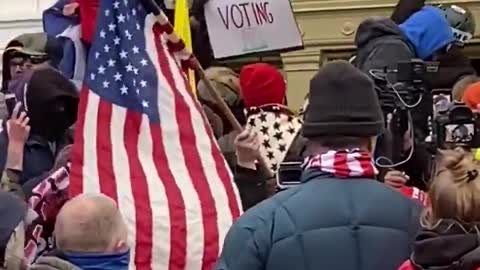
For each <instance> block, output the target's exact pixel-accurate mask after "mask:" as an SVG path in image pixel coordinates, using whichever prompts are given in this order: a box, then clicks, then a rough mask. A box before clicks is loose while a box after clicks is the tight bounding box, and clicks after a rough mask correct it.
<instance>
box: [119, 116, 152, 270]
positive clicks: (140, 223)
mask: <svg viewBox="0 0 480 270" xmlns="http://www.w3.org/2000/svg"><path fill="white" fill-rule="evenodd" d="M141 121H142V116H141V114H140V113H137V112H132V111H128V112H127V117H126V121H125V129H124V131H123V132H124V134H125V140H124V142H125V148H126V149H127V155H128V163H129V166H130V183H131V186H132V194H133V199H134V205H135V219H136V233H137V235H136V246H135V265H136V267H137V269H138V270H144V269H145V270H149V269H152V266H151V263H152V241H153V239H152V229H153V226H152V209H151V205H150V197H149V192H148V184H147V180H146V177H145V172H144V171H143V168H142V165H141V163H140V160H139V157H138V155H139V153H138V140H139V134H140V124H141Z"/></svg>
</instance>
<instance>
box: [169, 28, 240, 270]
mask: <svg viewBox="0 0 480 270" xmlns="http://www.w3.org/2000/svg"><path fill="white" fill-rule="evenodd" d="M164 38H166V37H165V35H164ZM169 53H170V55H171V58H170V59H173V56H174V55H173V52H169ZM170 64H171V70H172V71H173V72H172V75H173V79H174V81H175V84H176V85H177V90H178V91H177V92H176V93H179V96H181V97H182V99H183V101H184V104H186V105H187V106H188V108H192V109H193V110H190V115H191V120H190V121H191V123H192V126H191V127H192V131H193V134H195V143H196V149H198V153H199V162H200V165H201V166H202V168H212V169H211V170H204V173H205V176H206V180H207V182H208V187H210V192H211V194H212V198H213V200H214V203H215V209H216V210H217V212H216V217H217V221H216V223H217V228H218V239H217V241H218V242H220V243H221V242H223V239H224V238H225V236H226V235H227V232H228V224H231V223H232V212H231V211H230V209H229V207H228V203H225V202H228V196H227V194H226V192H225V191H224V190H223V189H222V188H217V187H220V186H221V185H222V182H221V180H220V176H219V174H218V171H217V170H214V168H215V167H216V164H215V160H214V159H213V156H212V155H211V149H212V143H211V142H212V140H211V139H212V138H210V137H209V134H208V132H207V130H208V128H207V129H205V127H206V126H205V125H198V124H197V125H195V124H193V123H201V122H202V121H204V120H205V119H204V118H203V114H201V113H200V111H199V110H195V108H196V106H197V104H196V103H195V102H194V98H193V93H192V91H191V90H190V85H189V84H188V83H187V80H186V77H185V76H184V74H183V70H182V69H181V68H180V67H179V66H178V65H175V63H170ZM197 108H198V107H197ZM226 225H227V226H226ZM217 252H219V251H217ZM204 267H206V268H207V269H210V268H211V267H213V264H211V262H208V261H207V264H206V265H204Z"/></svg>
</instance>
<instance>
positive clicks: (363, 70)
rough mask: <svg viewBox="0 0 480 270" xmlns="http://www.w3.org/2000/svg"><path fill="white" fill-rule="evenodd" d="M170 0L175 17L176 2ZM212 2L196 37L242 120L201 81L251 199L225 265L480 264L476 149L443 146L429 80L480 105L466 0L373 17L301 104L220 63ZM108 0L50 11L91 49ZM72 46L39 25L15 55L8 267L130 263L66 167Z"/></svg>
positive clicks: (464, 268) (11, 65)
mask: <svg viewBox="0 0 480 270" xmlns="http://www.w3.org/2000/svg"><path fill="white" fill-rule="evenodd" d="M158 2H159V4H161V5H160V7H161V8H162V9H163V10H164V11H165V13H166V14H167V15H168V16H169V17H170V18H171V17H172V16H173V8H174V5H173V4H172V2H171V1H165V2H163V1H158ZM192 2H193V4H192ZM205 2H207V1H197V0H195V1H191V2H190V3H191V9H192V12H191V14H192V15H191V23H192V28H193V38H194V42H193V43H194V45H193V46H194V49H193V50H194V52H195V54H196V55H197V56H199V60H200V61H199V62H200V63H201V65H202V66H204V68H205V69H206V71H205V77H206V80H208V81H209V82H210V84H211V85H212V86H213V87H214V88H215V91H217V93H218V94H219V95H220V96H221V98H222V100H223V102H224V103H225V104H226V105H227V106H228V108H229V109H230V111H231V112H232V113H233V115H234V116H235V118H236V120H237V121H238V122H239V123H240V124H241V125H242V126H243V129H242V131H240V130H238V129H236V128H235V124H234V123H232V122H231V121H230V120H229V118H228V117H227V115H226V113H227V112H226V111H225V110H224V108H223V106H221V104H219V103H218V102H219V101H218V100H217V99H216V98H214V97H213V96H212V93H211V92H210V90H209V89H208V87H207V85H206V84H205V82H204V81H201V80H200V81H198V85H197V99H198V101H199V103H200V104H201V108H203V111H204V114H205V117H206V119H207V120H208V122H209V123H210V126H211V129H212V131H213V134H214V136H215V138H216V139H217V142H218V145H219V147H220V149H221V151H222V153H223V155H224V158H225V160H226V161H227V164H228V165H229V167H230V169H231V171H232V172H233V177H234V178H233V181H234V182H235V184H236V187H237V188H238V191H239V194H240V198H241V202H242V206H243V210H244V211H245V212H244V213H243V214H242V215H241V216H240V217H239V218H238V219H237V220H236V222H235V223H234V224H233V226H232V227H231V228H230V230H229V231H228V234H227V235H226V237H225V239H224V242H221V243H219V245H220V246H222V245H223V248H222V249H221V254H219V257H218V262H217V263H216V266H215V268H214V269H217V270H245V269H249V270H257V269H258V270H271V269H275V270H282V269H298V270H300V269H305V270H307V269H334V270H352V269H357V270H394V269H398V270H409V269H415V270H420V269H438V270H440V269H442V270H447V269H448V270H475V269H480V154H479V153H480V151H478V150H477V149H476V148H477V147H478V146H474V145H473V143H471V142H468V143H462V142H460V143H458V142H455V143H451V142H450V143H449V142H445V141H444V142H443V144H442V145H441V146H439V145H438V144H435V143H432V121H433V120H432V119H434V118H435V115H434V112H433V110H434V109H433V107H434V106H433V105H434V96H433V94H432V90H433V89H447V90H448V93H447V95H450V97H451V105H452V106H453V105H456V106H457V105H458V106H463V107H464V108H468V110H469V111H470V112H471V113H472V115H475V114H476V113H478V111H479V110H480V79H479V77H477V74H476V70H475V69H474V68H473V67H472V65H471V63H470V61H469V59H468V57H467V56H466V55H465V53H464V51H463V47H464V45H465V44H466V43H467V42H468V41H469V40H470V39H471V38H472V37H473V35H474V33H475V18H474V17H473V14H472V13H471V12H470V11H469V10H468V9H466V8H464V7H460V6H456V5H451V6H450V5H441V6H433V5H425V3H424V1H419V0H400V1H399V3H398V4H397V6H396V8H395V10H394V12H393V14H392V16H391V17H390V18H384V17H371V18H366V19H365V20H364V21H363V22H362V23H360V25H359V26H358V29H357V32H356V36H355V45H356V48H357V50H356V53H355V55H354V56H353V57H352V59H351V60H350V61H343V60H336V61H331V62H329V63H326V64H325V65H324V66H323V67H321V68H320V69H319V71H318V72H317V73H316V74H315V76H313V78H312V79H311V81H310V89H309V92H308V95H307V96H306V98H305V104H304V106H303V107H302V108H301V109H300V110H299V112H298V113H297V112H295V111H294V110H292V109H291V108H289V107H288V106H287V85H286V80H285V78H284V77H283V75H282V74H281V72H280V71H279V70H278V69H277V68H276V67H274V66H272V65H270V64H267V63H252V64H248V65H245V66H243V67H242V68H241V69H240V71H239V73H237V72H235V71H234V70H232V69H230V68H227V67H221V66H215V60H214V59H213V54H212V50H211V48H210V47H209V46H208V34H207V33H206V26H205V19H204V15H203V11H202V7H203V5H204V4H205ZM97 9H98V1H95V0H92V1H90V0H89V1H86V0H78V1H59V3H57V4H56V6H55V8H54V9H51V10H50V11H49V12H59V13H61V15H62V16H66V17H71V16H77V15H79V18H80V22H81V26H82V37H81V40H82V42H83V43H85V45H86V47H87V49H88V47H89V46H90V44H91V43H92V40H93V39H94V36H95V35H94V33H95V20H92V19H91V18H95V12H97ZM52 10H53V11H52ZM46 14H47V15H51V14H53V13H46ZM92 14H93V15H92ZM172 21H173V20H172ZM67 47H68V44H67V43H65V41H64V40H62V39H60V38H58V37H55V36H52V35H50V34H49V33H48V31H47V32H42V33H33V34H30V33H28V34H23V35H21V36H19V37H17V38H14V39H13V40H11V41H10V42H9V43H8V44H7V46H6V49H5V52H4V54H3V74H2V89H1V94H0V118H1V119H2V120H3V121H2V124H1V126H0V131H1V132H0V170H1V171H2V176H1V181H0V188H1V191H0V220H1V221H0V269H8V270H17V269H32V270H54V269H62V270H67V269H72V270H73V269H129V265H130V266H131V265H132V262H131V258H130V254H131V249H132V246H131V243H130V242H129V241H128V236H129V231H128V228H127V225H126V223H125V221H124V217H122V214H121V211H120V210H119V209H118V206H117V205H116V202H115V201H114V200H113V199H111V198H109V197H107V196H106V195H99V194H81V195H78V196H76V197H73V198H70V197H69V195H68V181H66V182H65V181H64V178H63V177H62V176H64V175H65V173H66V172H68V169H69V167H70V154H71V149H72V145H73V143H74V139H75V138H74V132H75V125H76V121H77V116H78V115H77V114H78V107H79V100H80V95H79V87H78V85H76V84H75V80H74V78H73V77H74V76H72V74H69V73H68V72H67V68H66V66H65V65H64V64H65V60H64V59H65V58H68V57H69V55H67V54H68V52H69V50H68V48H67ZM434 62H435V63H436V64H437V66H436V69H435V72H429V71H428V68H425V65H427V64H426V63H434ZM402 63H403V64H404V65H403V66H402ZM415 65H420V66H421V67H423V69H422V70H423V72H420V73H419V71H418V70H417V69H416V68H417V67H418V66H415ZM405 67H409V68H411V69H410V70H407V71H408V72H406V73H405V72H403V71H404V70H402V68H405ZM405 76H407V77H405ZM412 76H413V77H412ZM415 76H420V77H415ZM405 89H406V90H405ZM405 93H407V94H405ZM411 96H414V97H420V99H418V100H416V99H415V98H413V100H414V102H413V103H412V102H411V100H409V98H410V97H411ZM417 101H418V102H417ZM414 103H416V104H415V106H413V105H412V104H414ZM474 119H476V118H475V117H474ZM396 123H400V124H398V125H397V124H396ZM449 123H450V122H449ZM452 123H453V122H452ZM475 124H476V123H475ZM479 127H480V125H479ZM479 130H480V128H479ZM475 134H476V131H475ZM437 137H438V136H433V140H435V139H438V138H437ZM429 138H430V141H429ZM432 145H433V147H432ZM432 148H433V149H432ZM385 160H388V161H389V163H388V164H386V163H385V162H383V161H385ZM288 169H290V170H288ZM285 172H286V173H285ZM296 172H299V173H298V174H296ZM288 173H291V174H288ZM292 178H293V179H292ZM39 200H42V202H46V203H39ZM136 252H141V250H140V251H139V250H136ZM187 256H188V254H187ZM130 269H131V268H130ZM154 269H155V268H154ZM172 269H176V268H172ZM192 270H193V269H192Z"/></svg>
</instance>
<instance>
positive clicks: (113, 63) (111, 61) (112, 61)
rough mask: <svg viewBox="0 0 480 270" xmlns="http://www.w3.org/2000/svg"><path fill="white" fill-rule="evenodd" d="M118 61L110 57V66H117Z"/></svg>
mask: <svg viewBox="0 0 480 270" xmlns="http://www.w3.org/2000/svg"><path fill="white" fill-rule="evenodd" d="M116 62H117V61H115V60H113V59H111V58H110V59H108V66H109V67H113V66H115V63H116Z"/></svg>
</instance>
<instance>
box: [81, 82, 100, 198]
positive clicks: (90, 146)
mask: <svg viewBox="0 0 480 270" xmlns="http://www.w3.org/2000/svg"><path fill="white" fill-rule="evenodd" d="M88 93H89V94H88V104H87V109H86V111H85V124H84V129H83V131H84V132H83V133H84V134H83V136H85V137H84V138H86V140H85V143H84V145H85V147H84V149H83V162H84V165H83V171H82V172H83V173H82V177H83V179H96V181H95V182H92V183H88V184H84V185H83V190H82V192H83V193H98V192H100V177H99V175H98V168H97V164H98V163H97V159H98V158H99V157H98V155H97V140H96V138H97V132H98V130H97V120H98V119H97V117H98V107H99V104H100V97H99V96H98V95H97V94H95V93H93V92H92V91H88ZM81 179H82V178H81Z"/></svg>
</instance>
